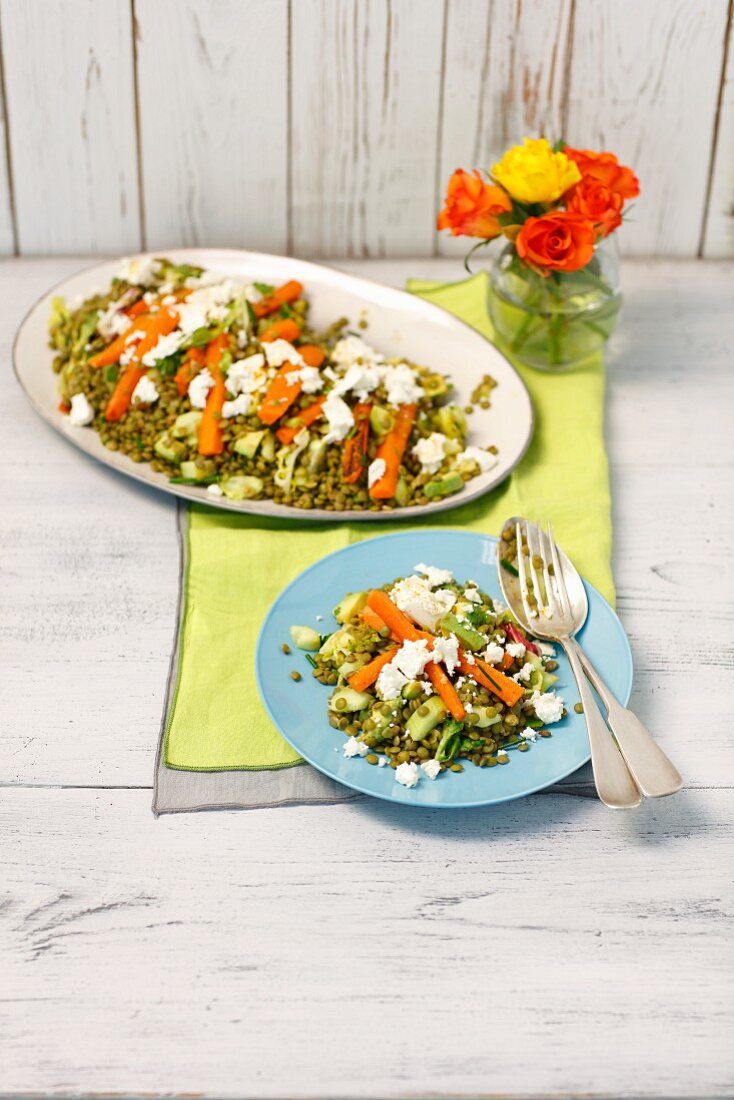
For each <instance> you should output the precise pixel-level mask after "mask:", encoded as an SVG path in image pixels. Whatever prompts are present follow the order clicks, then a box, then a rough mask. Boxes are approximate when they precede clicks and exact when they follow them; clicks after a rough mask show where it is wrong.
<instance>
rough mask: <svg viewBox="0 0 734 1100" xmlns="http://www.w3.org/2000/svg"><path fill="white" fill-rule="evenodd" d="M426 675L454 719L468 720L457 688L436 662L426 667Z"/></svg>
mask: <svg viewBox="0 0 734 1100" xmlns="http://www.w3.org/2000/svg"><path fill="white" fill-rule="evenodd" d="M426 675H427V676H428V679H429V680H430V681H431V683H432V684H433V686H434V687H435V689H436V692H437V693H438V694H439V695H440V696H441V698H442V699H443V701H444V703H445V704H446V708H447V710H448V712H449V714H450V715H451V717H452V718H455V719H456V720H457V722H461V721H463V719H464V718H466V711H465V710H464V704H463V703H462V701H461V699H460V698H459V696H458V695H457V693H456V688H455V687H454V685H453V684H452V683H451V681H450V680H449V678H448V676H447V675H446V673H445V672H444V670H443V669H442V668H441V666H440V665H439V664H437V663H436V662H435V661H431V662H430V664H427V665H426Z"/></svg>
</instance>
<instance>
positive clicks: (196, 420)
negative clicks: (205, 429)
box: [171, 409, 203, 447]
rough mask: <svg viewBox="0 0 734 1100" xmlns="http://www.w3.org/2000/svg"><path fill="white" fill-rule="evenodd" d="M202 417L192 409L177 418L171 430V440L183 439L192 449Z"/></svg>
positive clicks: (198, 411) (197, 411)
mask: <svg viewBox="0 0 734 1100" xmlns="http://www.w3.org/2000/svg"><path fill="white" fill-rule="evenodd" d="M202 415H203V414H202V413H201V411H200V410H199V409H192V410H191V412H185V413H181V415H180V416H177V417H176V419H175V420H174V422H173V427H172V428H171V435H172V436H173V438H174V439H183V440H185V441H186V443H190V444H191V446H192V447H193V446H194V444H195V443H196V440H197V436H198V432H199V425H200V424H201V418H202Z"/></svg>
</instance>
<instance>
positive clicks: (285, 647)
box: [280, 642, 291, 656]
mask: <svg viewBox="0 0 734 1100" xmlns="http://www.w3.org/2000/svg"><path fill="white" fill-rule="evenodd" d="M280 648H281V650H282V651H283V653H285V654H286V656H287V655H288V654H289V653H290V652H291V647H290V646H289V645H288V644H287V643H286V642H283V644H282V646H281V647H280Z"/></svg>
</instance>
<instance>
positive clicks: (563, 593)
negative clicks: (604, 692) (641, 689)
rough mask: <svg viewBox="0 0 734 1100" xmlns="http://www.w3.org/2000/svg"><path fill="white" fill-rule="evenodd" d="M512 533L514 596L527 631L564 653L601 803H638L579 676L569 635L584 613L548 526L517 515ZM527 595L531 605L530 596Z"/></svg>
mask: <svg viewBox="0 0 734 1100" xmlns="http://www.w3.org/2000/svg"><path fill="white" fill-rule="evenodd" d="M523 534H524V536H525V541H526V542H527V546H528V555H527V557H526V556H525V555H524V554H523V552H522V547H523ZM515 535H516V538H517V569H518V573H519V581H520V597H521V600H522V605H523V610H524V612H525V614H524V616H523V617H524V618H525V621H526V623H527V624H528V626H529V627H530V628H531V630H532V632H533V634H537V635H539V636H540V637H541V638H549V639H551V640H552V641H554V642H557V643H558V644H559V645H560V646H561V647H562V648H563V650H564V652H565V654H566V656H567V657H568V662H569V664H570V665H571V670H572V672H573V674H574V678H575V680H576V686H577V687H578V691H579V695H580V697H581V703H582V705H583V708H584V717H585V719H586V726H587V729H588V731H589V746H590V748H591V766H592V768H593V770H594V782H595V783H596V789H597V793H598V795H599V798H600V799H601V801H602V802H603V803H604V804H605V805H606V806H610V807H612V808H613V809H628V808H632V807H634V806H639V804H640V802H641V795H640V791H639V789H638V787H637V785H636V784H635V781H634V779H633V778H632V775H631V774H630V771H629V769H628V767H627V765H626V763H625V760H624V757H623V756H622V753H621V752H620V750H619V748H618V746H617V744H616V742H615V741H614V739H613V737H612V736H611V734H610V732H609V729H608V728H607V724H606V722H605V721H604V717H603V715H602V713H601V711H600V710H599V707H598V706H597V704H596V700H595V699H594V696H593V694H592V691H591V686H590V684H589V682H588V680H587V679H586V677H585V676H584V672H583V668H582V666H581V661H580V659H579V655H578V653H577V647H576V643H575V642H574V641H573V635H574V634H575V633H576V631H577V630H578V629H579V628H580V627H581V626H582V625H583V621H584V618H585V617H586V616H585V614H584V615H583V617H581V616H579V615H576V614H574V608H573V607H572V605H571V601H570V599H569V596H568V592H567V590H566V585H565V583H564V580H563V572H562V569H561V564H560V560H559V558H558V551H557V549H556V544H555V542H554V541H553V537H552V533H551V530H550V527H549V529H548V536H543V534H542V532H540V530H539V528H538V527H537V526H536V525H535V524H532V523H529V522H528V521H527V520H526V521H525V531H524V532H523V529H522V526H521V522H520V521H519V520H518V521H516V523H515ZM546 538H547V543H546ZM534 558H539V559H540V561H541V562H542V573H541V576H539V575H538V568H536V566H535V564H534V561H533V559H534ZM551 564H552V569H551V568H550V566H551ZM541 577H542V584H541ZM531 595H532V598H533V603H534V605H535V606H533V605H532V604H531V602H530V599H529V597H530V596H531Z"/></svg>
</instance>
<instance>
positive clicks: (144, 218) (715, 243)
mask: <svg viewBox="0 0 734 1100" xmlns="http://www.w3.org/2000/svg"><path fill="white" fill-rule="evenodd" d="M733 5H734V0H644V2H642V3H640V0H543V3H542V4H541V3H539V2H536V3H520V0H247V2H246V3H245V2H243V0H97V2H95V0H68V2H67V3H65V4H63V5H61V4H51V3H45V2H44V0H0V255H3V254H13V253H17V252H19V253H20V254H28V255H32V254H39V253H57V254H65V253H69V252H72V251H78V252H84V253H90V254H91V253H95V252H99V251H104V250H119V251H124V250H135V249H137V248H139V247H140V245H141V243H142V244H143V245H145V244H148V245H149V246H150V247H152V248H156V249H157V248H166V247H172V246H174V245H191V244H200V245H209V246H211V245H231V246H233V247H244V248H261V249H263V250H265V251H271V252H290V253H295V254H298V255H309V256H334V257H348V256H352V257H357V258H359V257H368V256H373V257H374V256H377V257H380V256H406V255H431V254H432V253H434V254H438V253H439V252H440V253H441V254H446V255H456V254H458V253H460V252H462V251H463V250H464V244H463V243H462V242H458V243H457V242H456V241H452V240H451V239H450V238H447V237H445V236H444V237H441V238H440V239H439V237H438V235H437V234H436V232H435V229H434V225H435V217H436V212H437V209H438V206H439V202H440V198H441V195H442V193H443V190H444V188H445V184H446V180H447V178H448V176H449V174H450V172H451V171H452V170H453V169H454V168H456V167H473V166H474V165H478V166H481V167H485V168H488V167H489V166H491V164H492V162H493V160H494V159H495V157H496V156H497V154H498V153H499V152H500V151H501V150H502V149H503V148H504V147H506V146H507V145H509V144H511V143H513V142H516V141H519V140H521V139H522V137H523V135H524V134H531V135H538V134H541V133H546V134H548V135H549V136H551V137H552V138H553V139H554V140H555V139H556V138H557V137H558V136H559V135H562V136H565V137H566V138H567V139H568V140H569V141H570V142H571V143H572V144H575V145H587V144H588V145H592V146H598V145H600V144H601V145H603V146H607V147H609V148H611V149H612V150H614V151H615V152H617V153H618V154H619V156H620V157H621V158H623V159H626V160H628V161H629V162H631V163H632V164H633V165H634V166H635V168H636V169H637V171H638V174H639V176H640V179H641V182H642V197H641V199H640V200H639V202H638V203H636V205H635V209H634V211H632V212H631V214H630V224H629V226H627V227H625V229H624V230H623V232H622V233H621V234H620V235H619V241H620V243H621V247H622V250H623V251H624V252H625V253H627V254H636V255H652V254H656V255H675V256H690V257H693V256H696V255H699V254H700V255H706V256H717V257H726V256H732V255H734V228H732V226H733V225H734V216H733V215H732V208H733V207H734V155H733V146H734V107H733V105H732V96H733V94H734V93H733V92H732V64H734V62H733V61H732V55H733V54H734V50H733V49H732V47H731V39H732V35H733V34H734V30H733V28H732V22H733V21H732V7H733ZM727 43H728V52H727ZM727 57H728V62H727ZM3 100H5V104H4V106H5V110H3Z"/></svg>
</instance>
